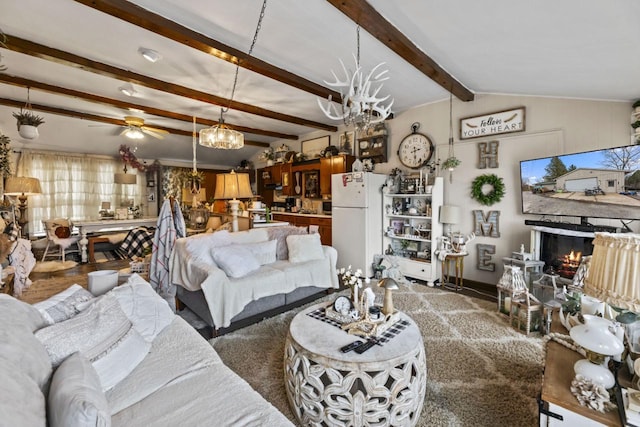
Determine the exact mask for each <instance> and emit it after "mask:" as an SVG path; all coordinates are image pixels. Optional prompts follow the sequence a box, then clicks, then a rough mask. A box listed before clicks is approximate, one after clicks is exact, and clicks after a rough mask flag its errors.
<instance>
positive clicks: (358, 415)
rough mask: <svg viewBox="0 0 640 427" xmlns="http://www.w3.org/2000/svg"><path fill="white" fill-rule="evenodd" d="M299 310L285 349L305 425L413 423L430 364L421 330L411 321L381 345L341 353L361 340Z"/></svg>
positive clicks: (291, 391) (292, 399)
mask: <svg viewBox="0 0 640 427" xmlns="http://www.w3.org/2000/svg"><path fill="white" fill-rule="evenodd" d="M323 306H326V303H325V304H316V305H314V306H312V307H309V308H307V309H306V310H304V311H302V312H300V313H298V315H296V316H295V317H294V318H293V320H292V322H291V325H290V327H289V333H288V334H287V340H286V342H285V350H284V377H285V386H286V390H287V397H288V399H289V405H290V406H291V408H292V410H293V412H294V413H295V414H296V416H297V418H298V421H300V423H301V424H302V425H305V426H306V425H327V426H330V425H354V426H362V425H392V426H414V425H415V424H416V422H417V421H418V418H419V416H420V411H421V410H422V406H423V404H424V397H425V390H426V381H427V366H426V359H425V350H424V344H423V342H422V336H421V335H420V330H419V329H418V327H417V326H416V324H415V323H414V322H413V320H412V319H411V318H410V317H408V316H407V315H406V314H404V313H400V318H401V319H404V320H406V321H407V322H408V325H407V326H406V328H405V329H404V330H402V332H400V333H399V334H398V335H396V336H394V337H393V338H392V339H390V340H389V341H388V342H386V343H385V344H384V345H382V346H378V345H376V346H373V347H372V348H371V349H369V350H367V351H366V352H364V353H362V354H357V353H356V352H354V351H351V352H349V353H342V352H340V348H341V347H343V346H345V345H347V344H349V343H352V342H353V341H355V340H356V339H361V338H359V337H357V336H355V335H349V334H347V333H346V332H344V331H342V330H341V329H340V328H339V327H336V326H334V325H332V324H330V323H326V322H323V321H321V320H318V319H316V318H313V317H311V316H308V315H307V313H310V312H312V311H314V310H317V309H319V308H321V307H323Z"/></svg>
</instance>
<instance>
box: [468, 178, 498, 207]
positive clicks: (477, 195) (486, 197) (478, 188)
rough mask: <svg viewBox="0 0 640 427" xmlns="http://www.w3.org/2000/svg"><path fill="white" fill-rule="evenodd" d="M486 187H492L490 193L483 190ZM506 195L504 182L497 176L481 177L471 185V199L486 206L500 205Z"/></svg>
mask: <svg viewBox="0 0 640 427" xmlns="http://www.w3.org/2000/svg"><path fill="white" fill-rule="evenodd" d="M485 185H489V186H491V190H490V191H489V192H488V193H485V192H484V191H483V190H482V188H483V187H484V186H485ZM504 193H505V187H504V181H503V180H502V178H500V177H499V176H497V175H495V174H486V175H480V176H479V177H477V178H476V179H474V180H473V182H472V183H471V197H472V198H474V199H475V200H477V201H478V202H480V204H483V205H485V206H491V205H493V204H495V203H498V202H499V201H500V200H502V197H504Z"/></svg>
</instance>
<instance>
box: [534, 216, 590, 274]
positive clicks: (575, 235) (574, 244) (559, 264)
mask: <svg viewBox="0 0 640 427" xmlns="http://www.w3.org/2000/svg"><path fill="white" fill-rule="evenodd" d="M532 232H533V233H535V236H533V235H532V237H533V240H532V243H534V242H535V244H536V247H534V254H535V255H537V256H538V259H539V260H540V261H544V263H545V267H544V271H545V272H547V273H549V272H553V273H555V274H558V275H559V276H560V277H562V278H565V279H568V280H571V279H573V276H574V275H575V274H576V271H577V270H578V266H579V265H580V260H581V259H582V257H583V256H588V255H591V254H592V253H593V243H592V242H593V238H594V237H595V235H594V234H593V233H586V232H580V231H573V230H563V229H553V228H548V227H534V230H532Z"/></svg>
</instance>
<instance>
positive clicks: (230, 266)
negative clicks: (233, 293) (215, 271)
mask: <svg viewBox="0 0 640 427" xmlns="http://www.w3.org/2000/svg"><path fill="white" fill-rule="evenodd" d="M211 253H212V255H213V260H214V261H215V262H216V264H218V266H219V267H220V268H221V269H222V270H223V271H224V272H225V274H226V275H227V276H229V277H233V278H234V279H237V278H240V277H244V276H246V275H247V274H249V273H251V272H252V271H255V270H257V269H259V268H260V263H259V262H258V260H257V259H256V257H255V256H253V254H252V253H251V251H249V249H247V248H245V247H243V246H242V245H230V246H224V247H221V248H214V249H212V251H211Z"/></svg>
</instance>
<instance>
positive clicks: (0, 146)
mask: <svg viewBox="0 0 640 427" xmlns="http://www.w3.org/2000/svg"><path fill="white" fill-rule="evenodd" d="M10 143H11V140H10V139H9V137H8V136H6V135H0V176H1V177H7V176H10V175H11V161H10V159H9V156H10V154H11V148H10V147H9V144H10Z"/></svg>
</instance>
